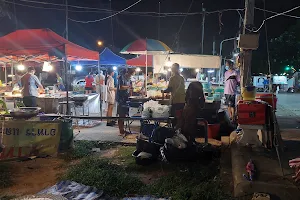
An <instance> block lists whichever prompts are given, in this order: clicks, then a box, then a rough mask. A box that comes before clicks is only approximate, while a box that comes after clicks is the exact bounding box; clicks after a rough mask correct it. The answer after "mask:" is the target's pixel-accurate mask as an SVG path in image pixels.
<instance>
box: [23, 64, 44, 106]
mask: <svg viewBox="0 0 300 200" xmlns="http://www.w3.org/2000/svg"><path fill="white" fill-rule="evenodd" d="M34 74H35V68H34V67H28V71H27V73H26V74H25V75H24V76H23V77H22V78H21V83H22V87H23V88H22V95H23V103H24V105H25V106H26V107H36V106H37V100H36V99H37V97H38V95H39V90H38V89H40V90H41V91H44V87H43V86H42V84H41V82H40V80H39V79H38V77H37V76H36V75H34Z"/></svg>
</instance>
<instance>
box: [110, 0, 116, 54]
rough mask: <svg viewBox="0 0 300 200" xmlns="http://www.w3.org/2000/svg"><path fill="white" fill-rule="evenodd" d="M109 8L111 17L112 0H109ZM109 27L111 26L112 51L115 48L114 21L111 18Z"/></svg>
mask: <svg viewBox="0 0 300 200" xmlns="http://www.w3.org/2000/svg"><path fill="white" fill-rule="evenodd" d="M109 3H110V5H109V7H110V10H111V15H113V14H114V13H113V10H112V0H109ZM110 25H111V40H112V46H113V49H114V48H115V40H114V21H113V17H111V18H110Z"/></svg>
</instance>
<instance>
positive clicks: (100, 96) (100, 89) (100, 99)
mask: <svg viewBox="0 0 300 200" xmlns="http://www.w3.org/2000/svg"><path fill="white" fill-rule="evenodd" d="M98 76H99V79H100V59H99V60H98ZM101 91H102V88H101V85H99V101H100V116H101V117H102V92H101ZM101 121H102V119H101Z"/></svg>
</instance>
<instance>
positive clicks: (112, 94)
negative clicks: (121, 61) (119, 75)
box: [106, 68, 116, 126]
mask: <svg viewBox="0 0 300 200" xmlns="http://www.w3.org/2000/svg"><path fill="white" fill-rule="evenodd" d="M113 76H114V70H113V69H111V68H109V69H108V70H107V84H106V85H107V115H106V117H112V113H113V108H114V105H115V99H116V88H115V84H114V82H115V81H114V78H113ZM106 125H107V126H113V125H115V122H114V121H112V120H107V124H106Z"/></svg>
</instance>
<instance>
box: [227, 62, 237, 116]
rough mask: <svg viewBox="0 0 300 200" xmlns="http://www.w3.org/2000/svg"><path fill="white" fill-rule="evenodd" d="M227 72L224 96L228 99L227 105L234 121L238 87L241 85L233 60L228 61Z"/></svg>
mask: <svg viewBox="0 0 300 200" xmlns="http://www.w3.org/2000/svg"><path fill="white" fill-rule="evenodd" d="M226 70H227V71H226V72H225V75H224V78H225V87H224V94H225V98H226V105H227V106H228V114H229V118H230V120H231V121H232V120H233V117H234V114H235V101H236V100H235V99H236V98H235V97H236V93H237V86H238V84H239V83H240V75H239V73H238V72H237V71H236V70H234V67H233V62H232V61H231V60H227V61H226Z"/></svg>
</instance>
